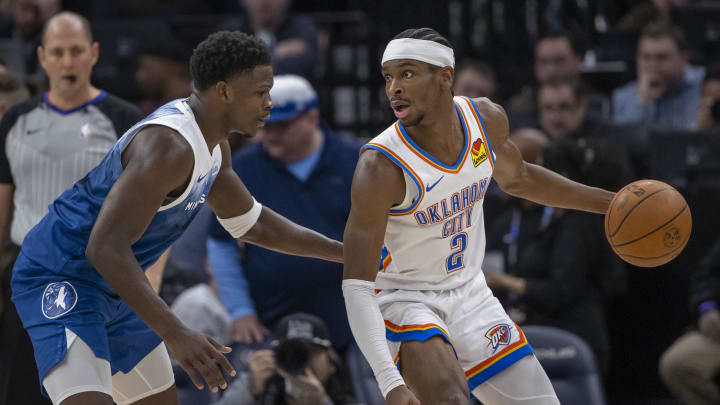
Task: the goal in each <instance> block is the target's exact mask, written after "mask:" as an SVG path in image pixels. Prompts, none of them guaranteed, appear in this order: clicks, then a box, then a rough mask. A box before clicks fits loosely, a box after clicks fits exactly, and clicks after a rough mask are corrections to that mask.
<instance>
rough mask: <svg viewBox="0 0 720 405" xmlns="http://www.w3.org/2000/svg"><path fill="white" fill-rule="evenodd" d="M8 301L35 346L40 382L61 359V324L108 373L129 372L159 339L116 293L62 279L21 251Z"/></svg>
mask: <svg viewBox="0 0 720 405" xmlns="http://www.w3.org/2000/svg"><path fill="white" fill-rule="evenodd" d="M12 291H13V296H12V300H13V302H14V303H15V306H16V307H17V312H18V314H19V315H20V319H21V320H22V323H23V326H24V327H25V329H26V330H27V331H28V334H29V335H30V339H31V340H32V344H33V348H34V350H35V361H36V363H37V367H38V373H39V376H40V383H41V384H42V380H43V378H44V377H45V375H46V374H47V373H48V372H49V371H50V370H51V369H52V368H53V367H54V366H55V365H56V364H58V363H60V362H61V361H62V360H63V359H64V358H65V353H66V352H67V342H66V338H65V328H67V329H70V330H71V331H73V332H74V333H75V334H76V335H78V336H79V337H80V338H81V339H82V340H83V341H84V342H85V343H86V344H87V345H88V346H90V348H91V349H92V351H93V353H95V356H96V357H98V358H101V359H105V360H107V361H108V362H109V363H110V367H111V371H112V373H113V374H115V373H116V372H118V371H122V372H124V373H127V372H129V371H130V370H132V369H133V368H134V367H135V365H136V364H137V363H139V362H140V360H142V359H143V358H144V357H145V356H146V355H147V354H148V353H150V352H151V351H152V350H153V349H154V348H155V347H157V346H158V345H159V344H160V343H161V342H162V339H161V338H160V336H158V335H157V334H156V333H155V332H153V331H152V330H151V329H150V328H149V327H148V326H147V325H146V324H145V322H143V321H142V320H141V319H140V318H139V317H138V316H137V315H136V314H135V312H133V310H132V309H130V307H128V305H127V304H126V303H125V302H124V301H123V300H122V299H121V298H120V297H119V296H117V295H115V294H108V293H107V292H106V291H103V290H101V289H99V288H97V287H96V286H94V285H93V284H92V283H88V282H86V281H83V280H77V279H69V278H63V277H62V276H61V275H60V274H58V273H55V272H51V271H49V270H47V269H45V268H43V267H41V266H40V265H38V264H37V263H35V262H34V261H32V260H31V259H29V258H28V257H27V256H25V255H23V253H22V252H20V255H19V256H18V258H17V260H16V261H15V267H14V268H13V278H12Z"/></svg>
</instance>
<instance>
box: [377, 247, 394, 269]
mask: <svg viewBox="0 0 720 405" xmlns="http://www.w3.org/2000/svg"><path fill="white" fill-rule="evenodd" d="M390 262H392V256H390V251H388V254H387V256H385V259H383V261H382V270H380V273H385V270H387V268H388V266H389V265H390Z"/></svg>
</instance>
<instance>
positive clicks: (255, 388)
mask: <svg viewBox="0 0 720 405" xmlns="http://www.w3.org/2000/svg"><path fill="white" fill-rule="evenodd" d="M276 370H277V365H276V363H275V354H274V353H273V351H272V350H258V351H256V352H255V353H253V354H252V356H250V393H252V394H253V396H255V397H257V396H259V395H260V394H262V393H263V391H265V385H266V384H267V381H268V380H269V379H270V377H272V376H273V375H274V374H275V371H276Z"/></svg>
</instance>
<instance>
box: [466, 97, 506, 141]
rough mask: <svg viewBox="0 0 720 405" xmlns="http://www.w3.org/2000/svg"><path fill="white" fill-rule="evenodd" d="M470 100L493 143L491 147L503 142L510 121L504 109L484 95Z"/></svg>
mask: <svg viewBox="0 0 720 405" xmlns="http://www.w3.org/2000/svg"><path fill="white" fill-rule="evenodd" d="M472 102H473V104H474V105H475V108H477V110H478V113H479V114H480V117H481V118H482V121H483V125H484V126H485V130H486V132H487V134H486V135H487V136H488V137H489V138H490V142H491V143H492V144H494V145H493V147H496V145H497V146H499V145H500V144H502V143H504V139H507V136H508V134H509V132H510V123H509V121H508V116H507V113H506V112H505V109H504V108H502V106H501V105H500V104H497V103H493V102H492V101H490V99H488V98H486V97H481V98H474V99H472Z"/></svg>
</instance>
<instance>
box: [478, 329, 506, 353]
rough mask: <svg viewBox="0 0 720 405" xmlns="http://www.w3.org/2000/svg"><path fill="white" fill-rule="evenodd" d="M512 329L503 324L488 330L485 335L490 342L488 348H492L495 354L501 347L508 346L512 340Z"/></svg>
mask: <svg viewBox="0 0 720 405" xmlns="http://www.w3.org/2000/svg"><path fill="white" fill-rule="evenodd" d="M510 329H511V328H510V325H508V324H506V323H501V324H498V325H495V326H493V327H492V328H490V329H488V331H487V332H486V333H485V337H486V338H488V340H490V343H488V347H490V348H492V351H493V353H495V352H496V351H497V349H498V348H499V347H500V346H507V345H509V344H510V340H511V338H512V335H511V332H510Z"/></svg>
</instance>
